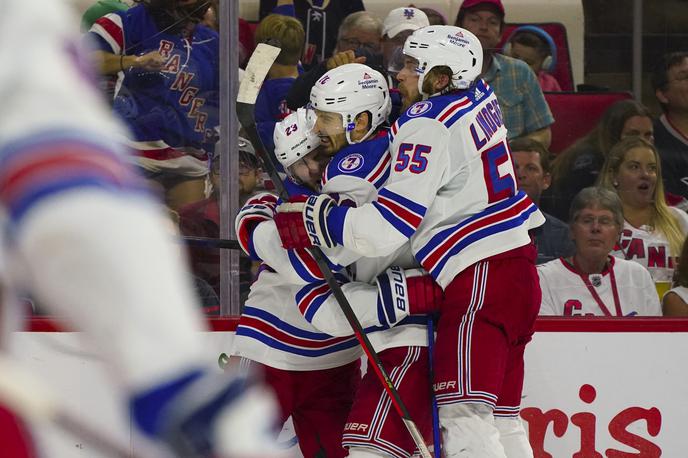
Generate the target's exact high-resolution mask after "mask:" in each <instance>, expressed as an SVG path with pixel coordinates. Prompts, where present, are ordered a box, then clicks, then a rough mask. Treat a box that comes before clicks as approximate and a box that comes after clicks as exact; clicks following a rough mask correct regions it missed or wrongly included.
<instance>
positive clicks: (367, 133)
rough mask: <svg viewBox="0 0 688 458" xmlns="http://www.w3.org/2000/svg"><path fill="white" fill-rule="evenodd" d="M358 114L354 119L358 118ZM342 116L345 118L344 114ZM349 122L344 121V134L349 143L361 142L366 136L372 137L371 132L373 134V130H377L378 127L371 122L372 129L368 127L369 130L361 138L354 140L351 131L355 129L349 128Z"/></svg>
mask: <svg viewBox="0 0 688 458" xmlns="http://www.w3.org/2000/svg"><path fill="white" fill-rule="evenodd" d="M361 113H363V112H361ZM361 113H359V114H361ZM356 116H358V115H356ZM356 116H355V117H354V120H355V119H356ZM342 118H344V116H342ZM354 123H355V121H354ZM348 124H349V123H347V122H344V136H345V137H346V141H347V142H348V143H349V145H353V144H354V143H361V142H362V141H364V140H365V139H366V138H368V137H370V134H372V133H373V131H375V129H376V127H373V123H372V122H371V123H370V129H368V132H366V133H365V135H364V136H363V137H361V139H359V140H356V141H354V140H352V139H351V132H353V129H351V130H349V129H347V127H348Z"/></svg>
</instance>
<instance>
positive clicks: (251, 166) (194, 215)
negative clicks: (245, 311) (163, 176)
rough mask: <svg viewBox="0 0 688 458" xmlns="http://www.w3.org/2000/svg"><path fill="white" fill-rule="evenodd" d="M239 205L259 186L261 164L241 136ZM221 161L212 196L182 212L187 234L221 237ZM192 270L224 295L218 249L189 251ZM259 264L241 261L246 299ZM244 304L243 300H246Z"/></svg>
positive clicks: (215, 164) (215, 166)
mask: <svg viewBox="0 0 688 458" xmlns="http://www.w3.org/2000/svg"><path fill="white" fill-rule="evenodd" d="M237 154H238V155H239V204H240V205H243V204H244V203H245V202H246V201H247V200H248V198H249V197H250V196H251V195H253V193H254V192H255V190H256V188H257V186H258V177H259V175H260V172H261V166H260V161H259V160H258V157H257V156H256V153H255V150H254V148H253V145H251V142H249V141H248V140H246V139H245V138H242V137H239V141H238V145H237ZM219 159H220V158H219V157H214V158H213V160H212V162H211V170H210V174H209V177H208V186H207V194H208V197H207V198H205V199H203V200H201V201H198V202H195V203H192V204H189V205H186V206H184V207H183V208H182V209H181V210H180V211H179V217H180V222H179V226H180V229H181V232H182V234H183V235H190V236H197V237H209V238H218V237H220V206H219V204H220V195H219V194H220V192H219V190H220V160H219ZM189 258H190V260H191V268H192V270H193V272H194V274H195V275H197V276H198V277H200V278H202V279H204V280H206V281H207V282H208V283H209V284H210V285H211V286H212V287H213V289H214V290H215V292H216V293H217V294H218V295H219V294H220V255H219V252H218V250H217V249H216V248H205V247H191V248H189ZM257 267H258V266H257V265H254V264H253V263H252V262H251V260H250V259H249V258H248V257H247V256H245V255H244V254H243V252H242V253H241V254H240V258H239V290H240V294H242V298H243V297H244V294H243V293H245V296H247V295H248V290H249V287H250V285H251V282H252V281H253V277H254V274H255V271H256V270H257ZM242 303H243V301H242Z"/></svg>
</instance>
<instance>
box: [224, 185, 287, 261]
mask: <svg viewBox="0 0 688 458" xmlns="http://www.w3.org/2000/svg"><path fill="white" fill-rule="evenodd" d="M276 207H277V197H275V196H274V195H273V194H270V193H269V192H263V193H260V194H257V195H255V196H253V197H252V198H250V199H249V200H248V201H246V204H245V205H244V206H243V207H242V208H241V210H239V213H238V214H237V217H236V219H235V220H234V228H235V229H236V233H237V238H238V239H239V245H241V249H242V250H244V253H246V254H247V255H249V256H251V257H252V258H254V259H255V258H256V256H255V253H254V250H253V249H252V246H253V244H252V243H251V238H252V236H253V230H254V229H255V228H256V226H257V225H258V224H259V223H261V222H263V221H267V220H271V219H272V218H273V217H274V216H275V208H276Z"/></svg>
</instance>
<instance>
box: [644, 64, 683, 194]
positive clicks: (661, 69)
mask: <svg viewBox="0 0 688 458" xmlns="http://www.w3.org/2000/svg"><path fill="white" fill-rule="evenodd" d="M652 87H653V89H654V91H655V96H656V97H657V100H658V101H659V104H660V105H661V106H662V111H663V114H662V115H661V116H660V117H659V119H657V120H656V121H655V146H657V149H658V150H659V155H660V157H661V158H662V169H663V170H664V186H665V187H666V190H667V191H668V192H670V193H672V194H676V195H680V196H683V197H684V198H686V199H688V52H675V53H670V54H667V55H665V56H663V58H662V59H661V61H660V62H659V63H658V64H657V66H656V67H655V70H654V73H653V74H652Z"/></svg>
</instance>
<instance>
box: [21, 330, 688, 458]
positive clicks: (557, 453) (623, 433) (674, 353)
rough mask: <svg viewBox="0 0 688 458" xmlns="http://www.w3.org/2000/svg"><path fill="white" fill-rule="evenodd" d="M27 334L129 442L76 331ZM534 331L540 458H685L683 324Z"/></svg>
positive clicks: (221, 341) (529, 365) (75, 443)
mask: <svg viewBox="0 0 688 458" xmlns="http://www.w3.org/2000/svg"><path fill="white" fill-rule="evenodd" d="M211 326H212V328H213V329H214V331H213V332H208V333H205V334H204V336H203V338H204V339H205V340H206V342H207V345H206V348H207V349H208V361H209V362H211V363H214V364H215V363H216V362H217V360H218V357H219V356H220V355H221V354H222V353H224V352H228V350H229V349H230V348H231V344H232V338H233V332H232V330H233V329H234V327H235V326H236V320H234V319H227V320H213V321H212V322H211ZM32 328H33V330H32V331H30V332H16V333H14V335H13V338H12V341H11V344H12V347H13V353H14V354H15V355H17V357H18V358H19V359H20V360H22V361H23V362H24V363H25V364H26V365H27V366H28V367H29V368H31V369H33V370H34V371H36V372H37V373H38V374H40V377H41V378H42V379H43V380H44V381H47V382H49V383H50V385H51V386H52V387H53V388H54V390H55V391H56V392H57V393H59V395H60V397H61V399H62V400H63V402H64V405H65V406H66V407H67V408H69V409H70V410H71V411H73V412H75V413H78V414H79V415H81V416H82V417H83V418H84V419H85V421H87V422H88V423H89V424H90V425H91V426H93V427H94V428H99V429H102V430H105V431H108V432H109V434H111V435H113V436H114V437H116V438H117V439H118V440H119V441H121V442H122V443H124V444H133V443H134V441H132V437H131V428H130V423H129V419H128V418H127V415H126V412H125V411H124V405H125V401H124V399H123V396H122V395H121V394H120V393H119V392H118V391H117V389H116V388H115V384H114V383H113V381H114V380H116V374H109V373H106V372H105V371H104V370H103V366H102V364H101V362H100V361H99V359H98V358H97V357H96V356H95V355H94V354H93V352H92V351H91V350H90V349H89V348H88V345H87V343H85V342H84V341H83V339H82V338H81V336H80V335H79V333H74V332H60V331H57V330H55V329H54V327H53V326H52V325H51V324H50V322H46V321H41V320H38V321H35V322H34V323H33V324H32ZM537 330H538V332H537V333H536V334H535V336H534V338H533V341H532V343H531V345H530V346H529V347H528V350H527V352H526V374H527V375H526V380H525V387H524V393H523V402H522V406H523V409H522V412H521V416H522V418H523V419H524V421H525V422H526V424H527V425H528V427H529V434H530V439H531V444H532V445H533V449H534V451H535V457H536V458H537V457H547V456H554V457H557V458H560V457H571V456H572V455H573V454H574V453H576V452H578V453H579V454H580V455H579V456H643V457H653V456H660V454H661V455H662V456H671V457H673V456H685V450H688V435H686V434H685V432H684V430H685V425H686V424H688V390H686V380H688V365H686V364H685V357H686V355H687V354H688V321H683V320H668V319H661V318H659V319H632V320H623V321H619V320H614V319H592V320H591V319H556V318H555V319H545V320H542V319H541V320H540V321H539V322H538V325H537ZM488 357H489V356H488ZM35 431H36V434H37V436H38V439H39V441H40V444H41V448H42V449H43V451H45V452H47V453H46V454H45V455H46V456H48V457H50V458H69V457H89V458H92V457H93V458H100V457H104V455H102V454H100V453H99V451H98V450H96V449H95V448H94V447H93V446H91V445H89V444H86V443H83V442H82V441H80V440H79V439H78V438H72V437H69V436H67V435H65V434H63V433H62V432H60V431H57V430H55V429H54V428H53V427H51V426H49V425H37V426H36V427H35ZM286 438H287V439H289V435H288V434H287V435H286ZM130 446H132V447H135V446H134V445H130ZM596 453H597V454H599V455H597V454H596ZM625 454H635V455H625Z"/></svg>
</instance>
